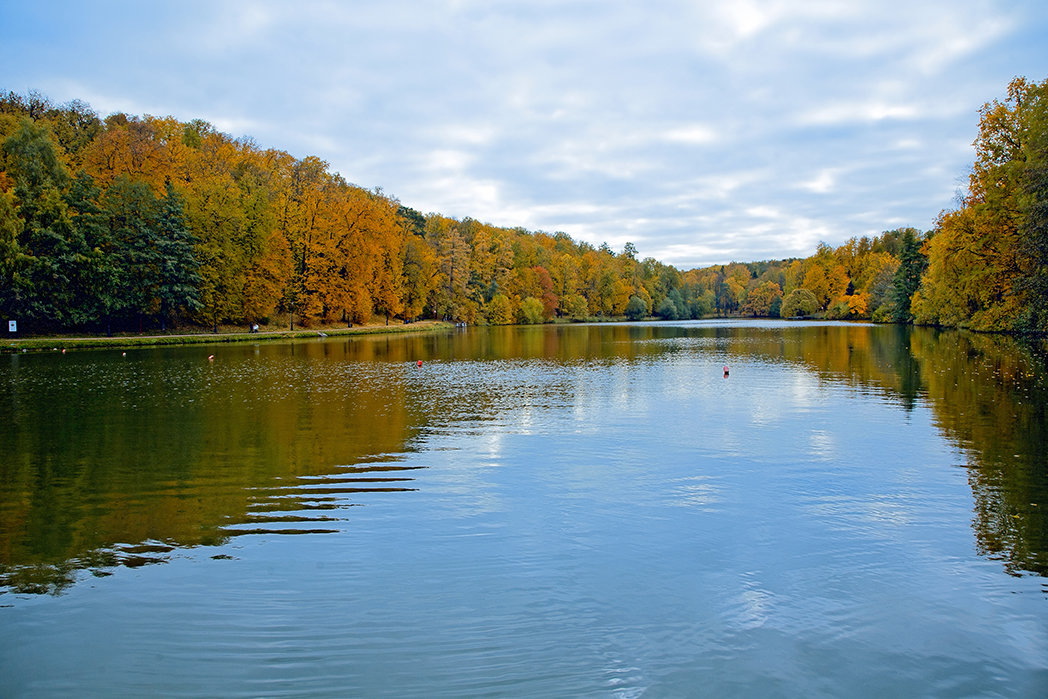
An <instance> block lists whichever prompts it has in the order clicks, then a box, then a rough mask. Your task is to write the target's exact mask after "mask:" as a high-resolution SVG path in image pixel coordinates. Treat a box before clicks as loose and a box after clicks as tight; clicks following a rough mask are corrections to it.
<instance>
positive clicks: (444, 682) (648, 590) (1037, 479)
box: [0, 321, 1048, 697]
mask: <svg viewBox="0 0 1048 699" xmlns="http://www.w3.org/2000/svg"><path fill="white" fill-rule="evenodd" d="M211 354H213V355H214V358H213V360H210V361H209V359H208V355H211ZM1046 356H1048V352H1046V349H1045V343H1044V342H1043V341H1039V342H1036V341H1030V342H1022V341H1017V340H1014V339H1011V338H1007V337H998V336H987V335H974V334H968V333H963V332H956V331H949V332H947V331H937V330H931V329H922V328H918V329H910V328H905V327H895V326H872V325H863V324H845V323H780V322H771V321H689V322H681V323H636V324H598V325H570V326H538V327H497V328H467V329H456V330H453V331H447V332H441V333H433V334H421V333H420V334H412V335H404V336H389V335H382V336H371V337H354V338H337V337H328V338H317V339H316V340H296V341H288V342H279V343H260V344H244V345H211V346H189V347H176V348H154V349H138V350H128V351H127V352H126V355H125V354H124V353H123V352H122V351H120V350H97V351H78V352H72V351H70V352H68V353H66V354H62V353H60V352H49V353H40V354H14V355H0V695H2V696H4V697H29V696H32V697H47V696H73V695H75V696H100V695H105V696H113V695H117V696H149V695H166V696H172V695H174V696H215V695H222V696H368V697H371V696H398V697H407V696H426V697H437V696H453V697H458V696H610V697H637V696H646V697H680V696H759V697H767V696H834V697H840V696H1023V697H1025V696H1029V697H1041V696H1045V695H1046V694H1048V579H1046V576H1048V362H1046ZM419 362H421V364H420V363H419ZM725 367H727V368H728V370H729V371H728V373H725V371H724V368H725Z"/></svg>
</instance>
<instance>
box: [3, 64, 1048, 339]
mask: <svg viewBox="0 0 1048 699" xmlns="http://www.w3.org/2000/svg"><path fill="white" fill-rule="evenodd" d="M1046 104H1048V80H1046V81H1044V82H1041V83H1035V82H1030V81H1027V80H1026V79H1024V78H1016V79H1014V80H1013V81H1012V82H1011V83H1010V84H1009V85H1008V87H1007V97H1006V98H1005V99H1004V101H998V100H993V101H991V102H988V103H986V104H985V105H984V106H983V108H982V109H981V110H980V119H979V123H978V129H977V136H976V138H975V141H974V146H975V161H974V163H973V165H972V168H971V172H970V174H969V182H968V187H967V192H965V193H963V194H961V195H959V197H958V207H957V208H956V209H954V210H949V211H943V212H942V213H941V214H940V215H939V217H938V218H937V220H936V221H935V222H934V225H933V226H932V228H931V229H930V230H927V231H921V230H918V229H914V228H902V229H895V230H889V231H885V232H883V233H882V234H881V235H879V236H876V237H868V236H864V237H854V238H852V239H850V240H848V241H847V242H846V243H844V244H843V245H841V246H839V247H836V248H833V247H831V246H829V245H827V244H820V245H819V246H818V249H817V250H816V251H815V253H814V254H813V255H811V256H809V257H807V258H803V259H791V260H776V261H764V262H750V263H735V262H733V263H731V264H728V265H717V266H713V267H707V268H702V269H691V270H686V271H682V270H678V269H676V268H675V267H673V266H671V265H667V264H663V263H661V262H659V261H658V260H655V259H653V258H650V257H647V258H643V259H638V252H637V249H636V247H635V246H634V245H632V244H630V243H627V244H626V245H625V247H624V249H623V250H622V251H621V252H615V251H613V250H612V249H611V248H610V247H609V246H608V245H607V244H603V245H601V246H599V247H596V246H593V245H590V244H588V243H585V242H578V241H575V240H573V239H572V238H571V237H569V236H568V235H566V234H564V233H559V232H557V233H547V232H543V231H528V230H525V229H523V228H506V227H498V226H493V225H490V224H487V223H482V222H480V221H477V220H474V219H472V218H464V219H462V220H458V219H454V218H449V217H446V216H443V215H441V214H439V213H426V214H422V213H421V212H419V211H416V210H414V209H412V208H410V207H409V206H406V205H404V204H402V203H401V202H400V201H398V200H397V199H396V198H395V197H393V196H390V195H388V194H386V193H384V192H383V191H382V190H381V189H378V188H375V189H367V188H364V187H360V186H357V185H354V184H351V183H349V182H347V181H345V180H344V179H343V178H342V177H341V176H340V175H339V174H338V173H334V172H331V171H330V168H329V165H328V163H326V162H324V161H323V160H321V159H319V158H317V157H314V156H307V157H304V158H296V157H295V156H292V155H290V154H288V153H286V152H283V151H278V150H273V149H263V148H262V147H260V146H259V145H258V144H256V143H255V142H254V141H253V140H251V139H250V138H233V137H231V136H230V135H227V134H224V133H220V132H218V131H217V130H216V129H215V128H214V127H213V126H212V125H211V124H209V123H207V122H205V121H202V120H193V121H189V122H181V121H178V120H177V119H175V118H174V117H154V116H150V115H144V116H132V115H127V114H122V113H117V114H111V115H109V116H107V117H104V118H102V117H100V116H99V115H98V114H96V113H95V112H94V111H93V110H92V109H91V108H90V106H89V105H87V104H85V103H83V102H80V101H76V100H74V101H72V102H70V103H68V104H65V105H55V104H53V103H52V102H51V101H50V100H49V99H48V98H46V97H45V96H43V95H40V94H39V93H35V92H29V93H27V94H25V95H21V94H17V93H14V92H4V93H0V320H4V321H7V320H16V321H17V323H18V329H19V331H20V333H23V334H44V333H59V332H93V333H103V332H104V333H113V332H135V331H137V332H142V331H144V330H151V331H153V330H160V331H163V330H168V329H171V328H176V327H182V326H187V325H191V326H197V327H203V328H210V329H214V330H215V331H217V330H218V329H219V327H220V326H247V325H250V324H254V323H259V324H262V325H266V326H269V325H275V324H289V325H291V326H292V327H293V326H294V325H296V324H297V325H299V326H303V327H310V326H312V325H319V324H332V323H347V324H354V323H356V324H360V323H369V322H375V321H376V320H380V321H381V320H384V321H385V322H387V323H388V322H390V321H391V320H394V321H398V322H405V323H406V322H411V321H414V320H417V319H422V318H435V319H445V320H451V321H455V322H463V323H468V324H493V325H504V324H513V323H544V322H553V321H557V320H594V319H602V318H603V319H611V318H627V319H631V320H636V319H641V318H647V317H656V318H663V319H681V318H702V317H706V316H711V315H720V316H758V317H789V318H792V317H825V318H831V319H872V320H874V321H877V322H902V323H908V322H912V323H917V324H923V325H941V326H950V327H965V328H971V329H973V330H981V331H1007V332H1043V331H1045V330H1048V127H1046V121H1048V120H1046Z"/></svg>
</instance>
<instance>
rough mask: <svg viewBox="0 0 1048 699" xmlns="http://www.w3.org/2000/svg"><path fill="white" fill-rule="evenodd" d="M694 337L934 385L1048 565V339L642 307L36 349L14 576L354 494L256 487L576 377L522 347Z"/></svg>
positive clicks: (50, 580) (977, 485)
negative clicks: (636, 315)
mask: <svg viewBox="0 0 1048 699" xmlns="http://www.w3.org/2000/svg"><path fill="white" fill-rule="evenodd" d="M680 339H684V340H685V342H684V343H681V342H678V340H680ZM695 348H699V351H703V352H705V351H709V352H712V353H716V354H724V355H729V356H730V355H735V356H740V357H758V358H760V359H762V360H766V361H773V362H788V363H791V364H801V365H803V366H805V367H807V368H808V369H810V370H811V371H813V372H815V373H816V374H818V375H819V376H821V377H823V378H824V379H826V380H830V381H834V382H843V383H845V384H848V385H851V386H854V387H855V388H856V389H857V390H861V391H864V392H870V391H875V392H880V393H883V394H884V395H885V396H887V397H889V398H890V399H891V400H895V401H898V402H899V404H901V405H902V406H903V407H905V408H906V409H907V410H910V409H912V408H913V407H914V405H915V404H916V403H917V402H918V401H921V400H925V401H927V402H928V403H929V405H930V407H931V409H932V411H933V414H934V416H935V419H936V422H937V424H938V425H939V427H940V428H941V429H942V430H943V432H944V433H945V434H946V435H947V436H948V438H950V439H951V440H954V441H955V442H956V443H957V444H958V445H959V446H960V447H961V448H963V449H964V450H965V452H966V454H967V455H968V458H969V463H968V464H967V466H968V469H969V474H970V475H969V480H970V482H971V487H972V492H973V494H974V498H975V519H974V523H973V526H974V528H975V532H976V539H977V542H978V547H979V551H980V552H981V553H983V554H984V555H989V556H992V557H994V558H998V559H1000V560H1002V561H1003V562H1004V565H1005V567H1006V569H1007V570H1008V571H1009V572H1012V573H1020V572H1023V571H1030V572H1035V573H1038V574H1040V575H1048V561H1046V552H1048V514H1046V513H1045V510H1046V509H1048V466H1046V464H1048V447H1046V445H1048V415H1046V412H1048V368H1046V362H1045V345H1044V343H1041V344H1040V345H1031V344H1023V343H1020V342H1017V341H1015V340H1013V339H1011V338H1007V337H998V336H985V335H972V334H967V333H961V332H954V331H950V332H938V331H933V330H927V329H920V328H918V329H910V328H906V327H896V326H865V325H824V326H815V325H796V326H794V325H783V326H780V327H775V328H760V327H741V326H736V327H733V326H722V327H716V326H710V327H702V326H671V325H644V324H637V325H594V326H581V327H579V326H561V327H548V326H547V327H534V328H531V327H528V328H503V327H500V328H491V329H470V330H466V331H462V332H453V333H448V334H441V335H419V336H413V337H399V338H389V337H381V338H372V339H367V340H353V341H345V342H334V341H327V342H323V343H303V344H299V345H294V346H293V347H292V348H286V347H285V348H283V349H281V348H279V347H276V346H273V347H271V348H267V349H266V350H264V351H263V353H262V355H261V357H259V356H250V355H248V356H244V355H237V356H236V357H230V358H227V359H225V360H224V361H223V362H220V363H217V364H215V365H211V366H205V364H206V363H200V362H187V361H186V359H185V357H186V356H187V354H191V353H187V352H184V351H181V350H177V351H172V352H171V353H170V354H169V355H168V354H165V353H164V352H160V351H158V352H157V353H156V354H155V355H153V360H154V361H155V363H156V366H152V367H150V366H147V365H145V364H143V365H136V364H134V363H131V362H128V361H125V360H122V359H120V358H118V357H114V358H112V364H107V360H103V359H99V358H94V359H93V360H91V361H85V362H84V363H80V364H78V363H76V362H75V361H73V362H70V361H68V359H69V358H68V357H67V358H66V361H65V364H61V363H59V362H56V361H53V359H46V358H34V363H32V364H30V363H29V362H26V363H25V367H30V366H32V367H35V368H34V369H33V370H32V371H24V368H23V369H18V368H17V367H15V369H13V371H16V373H17V372H19V371H22V372H24V373H23V374H22V375H21V376H20V377H16V379H13V381H14V383H13V384H12V385H13V386H14V388H15V389H16V390H14V391H13V393H12V395H11V396H10V398H9V399H5V400H8V401H9V402H8V404H9V405H10V412H9V414H10V415H11V416H12V417H13V419H12V422H11V425H10V428H9V429H6V430H2V431H0V450H2V453H3V454H5V455H6V457H5V458H4V459H3V460H0V584H5V585H7V586H8V587H10V588H11V589H15V590H19V591H23V592H36V593H40V592H59V591H61V590H62V589H64V588H65V587H68V586H69V585H70V584H72V583H73V582H75V580H76V578H77V575H78V574H79V573H80V571H84V570H88V571H91V572H92V573H93V574H95V575H106V574H108V571H109V570H110V569H111V568H112V567H113V566H117V565H124V566H139V565H145V564H149V563H155V562H162V561H163V560H166V554H167V552H169V551H171V550H172V548H173V547H188V546H200V545H211V544H216V543H220V542H222V541H224V540H226V538H227V537H228V536H229V535H230V532H231V529H230V527H236V526H237V525H244V526H248V527H251V526H257V525H259V523H260V522H262V519H260V518H261V517H264V516H265V517H268V518H269V519H270V520H272V521H269V522H265V523H264V524H266V525H267V526H268V525H272V524H273V523H274V522H277V521H280V520H279V519H277V515H276V514H275V513H274V512H273V511H272V510H273V509H274V508H276V503H282V504H280V507H279V508H278V509H284V508H286V509H287V510H288V511H289V512H297V513H299V514H302V513H306V518H307V519H308V520H310V521H320V520H321V519H322V518H323V512H324V511H326V510H327V509H328V508H337V507H344V506H345V504H346V499H347V498H350V499H356V495H352V496H346V495H342V496H339V497H337V498H335V497H334V496H332V500H333V501H323V500H320V499H313V500H308V499H307V497H306V496H304V495H303V496H301V497H298V496H295V495H294V493H293V492H292V493H291V494H290V496H289V497H286V498H283V499H279V500H272V501H270V502H269V503H268V505H265V506H261V505H262V504H261V503H260V502H259V501H258V497H259V496H258V489H259V487H260V486H263V487H267V486H271V485H272V484H273V483H283V484H288V485H291V484H293V483H295V482H297V480H296V479H302V478H319V477H330V476H332V475H333V474H335V475H341V476H342V477H343V479H344V480H345V479H349V480H352V479H354V478H359V477H362V476H360V475H359V474H357V475H353V474H348V473H344V472H340V470H339V469H344V468H346V467H348V466H350V465H353V464H357V465H358V466H360V465H362V464H365V463H366V462H367V461H369V460H370V459H373V458H374V457H376V456H379V457H381V458H395V455H397V454H401V453H403V451H404V450H405V449H409V448H410V444H411V441H412V440H413V439H415V438H416V437H417V436H418V435H419V434H420V430H421V429H424V428H426V426H433V425H437V426H439V425H444V424H451V423H454V422H456V421H457V420H458V419H460V418H462V417H469V416H472V417H471V419H475V418H477V417H478V416H479V417H485V418H486V419H497V418H498V417H499V416H498V415H497V414H496V412H497V411H498V410H501V409H504V408H505V406H507V405H520V404H523V403H527V404H531V405H536V404H543V401H563V400H565V399H566V398H565V395H567V394H570V393H571V386H561V385H557V384H556V382H555V381H554V382H551V380H548V379H544V378H543V374H542V369H541V363H538V364H537V363H534V362H523V363H521V362H519V361H518V360H532V359H540V360H544V361H554V362H571V363H578V365H579V366H594V365H599V364H601V363H604V362H616V363H617V362H621V361H623V360H625V361H627V362H629V361H634V360H644V359H646V358H649V357H656V356H659V355H662V354H664V353H666V352H676V351H686V352H690V351H694V350H695ZM292 349H293V352H292ZM280 352H286V354H290V355H291V357H292V360H288V358H287V357H286V356H283V358H282V359H281V358H280V357H279V353H280ZM274 355H276V356H277V359H279V361H276V360H274ZM267 356H268V357H270V359H269V360H267V359H266V357H267ZM419 359H421V360H423V367H422V368H421V369H418V368H416V366H415V362H416V361H417V360H419ZM234 360H235V361H234ZM271 360H272V361H273V363H272V364H271V366H270V369H271V370H269V371H261V370H260V367H265V366H267V364H266V362H267V361H271ZM297 360H301V361H297ZM433 360H435V361H436V364H433V365H432V366H431V364H432V362H433ZM455 360H471V361H470V362H466V363H458V364H454V365H452V364H449V362H453V361H455ZM13 361H18V360H17V359H15V360H13ZM142 361H146V360H142ZM492 361H495V362H503V364H502V365H501V366H500V370H499V371H498V372H487V374H486V375H485V376H476V375H472V374H470V375H463V374H462V372H467V373H468V372H470V371H473V372H474V373H475V372H477V371H483V370H484V367H490V366H491V365H490V364H489V362H492ZM478 367H479V368H478ZM85 371H86V372H88V374H87V376H86V378H85V374H84V372H85ZM419 372H421V373H419ZM13 376H15V374H13ZM92 377H93V378H92ZM85 383H86V384H88V385H90V386H91V390H89V391H83V390H81V387H82V386H83V385H84V384H85ZM0 407H2V406H0ZM382 455H385V456H382ZM375 470H378V469H377V468H376V469H375ZM373 475H374V474H373ZM391 475H392V474H391ZM401 475H404V474H401ZM396 485H397V484H396V483H389V484H386V486H385V487H389V486H396ZM360 486H361V483H343V484H342V485H341V486H338V487H343V488H358V489H359V487H360ZM368 487H370V486H368ZM376 487H378V484H376ZM347 492H348V491H347ZM334 500H337V502H335V501H334ZM1031 503H1036V505H1034V504H1031ZM267 508H268V509H267ZM311 510H315V511H316V512H313V513H310V511H311ZM266 512H268V514H266ZM314 515H315V516H314ZM281 516H283V517H284V521H287V519H286V517H287V515H286V513H285V515H281ZM233 533H235V532H233Z"/></svg>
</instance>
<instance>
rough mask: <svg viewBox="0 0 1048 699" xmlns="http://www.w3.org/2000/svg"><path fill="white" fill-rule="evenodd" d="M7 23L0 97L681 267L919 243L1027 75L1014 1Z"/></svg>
mask: <svg viewBox="0 0 1048 699" xmlns="http://www.w3.org/2000/svg"><path fill="white" fill-rule="evenodd" d="M16 5H17V6H14V7H12V8H10V9H9V10H6V15H5V22H4V23H2V24H0V61H2V62H3V65H4V66H5V78H6V80H7V81H8V82H7V84H6V85H0V87H6V88H7V89H16V90H24V89H29V88H35V89H39V90H42V91H44V92H45V93H48V94H49V95H50V96H51V97H52V98H53V99H55V100H56V101H59V102H61V101H66V100H69V99H73V98H80V99H83V100H85V101H88V102H89V103H91V104H92V106H94V107H95V109H96V110H98V111H100V112H102V113H103V115H104V114H107V113H110V112H114V111H126V112H129V113H135V114H143V113H150V114H156V115H173V116H175V117H177V118H179V119H183V120H189V119H193V118H203V119H206V120H208V121H210V122H212V123H213V124H214V125H215V126H216V127H217V128H219V129H221V130H223V131H226V132H228V133H231V134H232V135H234V136H241V135H247V136H252V137H254V139H255V141H256V142H257V143H258V144H259V145H260V146H262V147H264V148H276V149H280V150H286V151H288V152H289V153H291V154H292V155H295V156H297V157H305V156H309V155H316V156H318V157H320V158H321V159H323V160H325V161H327V162H329V163H330V164H331V167H332V169H333V170H335V171H338V172H340V173H341V174H342V175H343V176H344V177H346V179H348V180H350V181H352V182H356V183H357V184H360V185H362V186H365V187H369V188H371V187H382V188H383V190H384V191H386V192H387V193H390V194H393V195H395V196H397V197H399V198H400V199H401V200H402V201H403V203H405V204H406V205H408V206H412V207H414V208H417V209H419V210H421V211H424V212H439V213H443V214H446V215H450V216H455V217H465V216H472V217H474V218H478V219H481V220H485V221H490V222H492V223H495V224H498V225H507V226H518V225H519V226H524V227H527V228H530V229H533V230H537V229H541V230H546V231H558V230H561V231H564V232H567V233H569V234H570V235H572V236H574V237H576V238H578V239H582V240H586V241H589V242H592V243H594V244H599V243H600V242H603V241H608V242H609V244H612V245H613V246H614V247H616V248H621V245H622V244H624V243H625V242H626V241H627V240H628V241H631V242H634V243H635V244H636V245H637V246H638V248H639V249H640V250H641V254H642V255H644V256H649V255H650V256H654V257H656V258H658V259H662V260H663V261H666V262H670V263H673V264H677V265H680V266H683V267H687V266H693V265H699V264H712V263H723V262H728V261H730V260H732V259H736V260H743V259H763V258H781V257H789V256H800V255H806V254H810V253H811V252H812V251H813V250H814V246H815V245H816V244H817V243H818V242H819V241H820V240H825V241H827V242H829V243H831V244H836V243H840V242H843V241H844V240H846V239H847V238H850V237H852V236H854V235H863V234H869V233H872V234H876V233H878V232H879V231H881V230H884V229H887V228H891V227H895V226H897V225H913V226H916V227H918V228H928V227H930V226H931V225H932V224H933V221H934V219H935V216H936V215H937V214H938V212H939V211H940V210H941V209H943V208H945V207H948V206H950V205H951V204H952V198H953V193H954V191H955V190H956V188H957V187H958V185H962V186H963V184H964V182H963V180H964V177H965V174H966V172H967V167H968V164H969V163H970V161H971V159H972V148H971V142H972V140H973V139H974V137H975V133H976V128H977V121H978V108H979V106H980V105H981V104H982V103H983V102H985V101H988V100H990V99H993V98H995V97H1000V96H1003V93H1004V89H1005V86H1006V84H1007V82H1008V80H1009V79H1010V78H1011V77H1013V76H1014V75H1028V76H1030V77H1031V78H1032V79H1043V78H1045V77H1046V76H1045V75H1043V71H1044V65H1045V62H1044V58H1045V52H1044V48H1043V43H1044V42H1043V36H1044V34H1045V30H1048V6H1044V5H1043V4H1042V3H1034V2H1019V3H1005V2H1003V0H951V1H947V0H930V1H929V2H922V3H913V2H901V1H897V0H878V1H874V0H856V1H855V2H848V3H841V2H838V1H837V0H807V1H804V2H801V1H800V0H717V1H714V2H703V3H693V2H688V1H686V0H653V1H652V2H650V3H644V4H637V3H627V2H615V1H612V2H598V1H596V0H533V1H532V2H523V1H519V2H518V1H516V0H505V1H503V2H498V3H490V2H481V1H479V0H469V1H466V0H461V1H453V0H448V1H446V2H434V3H429V2H416V1H412V0H387V1H386V2H383V3H363V4H362V3H353V4H341V3H334V2H317V1H313V0H299V1H298V2H295V3H294V4H287V3H284V2H278V1H276V0H257V1H256V2H252V3H249V4H244V3H239V2H228V1H227V2H214V3H212V2H203V0H195V1H193V0H187V2H182V3H167V4H162V3H145V4H139V5H136V6H135V8H134V12H127V11H123V9H122V8H121V7H120V5H119V3H117V4H114V5H101V6H94V5H90V6H89V5H75V4H74V5H67V6H62V7H58V6H56V5H52V4H49V3H24V4H20V5H19V4H16ZM1038 71H1040V74H1039V73H1038Z"/></svg>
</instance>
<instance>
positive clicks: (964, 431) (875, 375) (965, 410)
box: [725, 326, 1048, 576]
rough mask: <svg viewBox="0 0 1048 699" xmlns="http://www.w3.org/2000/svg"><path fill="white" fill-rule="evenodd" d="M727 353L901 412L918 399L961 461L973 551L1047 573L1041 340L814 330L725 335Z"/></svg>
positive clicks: (1046, 405)
mask: <svg viewBox="0 0 1048 699" xmlns="http://www.w3.org/2000/svg"><path fill="white" fill-rule="evenodd" d="M725 339H726V341H727V342H726V347H727V349H728V351H729V352H731V353H735V354H740V355H756V356H760V357H762V358H765V359H773V360H787V361H790V362H798V363H801V364H804V365H805V366H807V367H809V368H811V369H812V370H814V371H816V372H817V373H818V374H819V375H820V376H823V377H824V378H827V379H830V380H833V381H841V382H845V383H847V384H849V385H853V386H856V387H861V388H864V389H867V390H868V389H870V388H874V389H879V390H882V391H884V392H885V394H886V395H889V396H891V397H893V399H896V400H898V401H899V402H900V403H901V404H902V405H903V406H904V407H906V408H907V409H912V407H913V406H914V404H915V403H916V401H917V400H918V399H920V398H922V397H923V398H924V399H925V400H926V401H927V402H928V404H929V406H930V407H931V410H932V412H933V415H934V416H935V420H936V424H937V425H938V426H939V428H940V429H942V431H943V433H944V434H945V435H946V436H947V438H948V439H950V440H952V441H953V442H955V443H956V444H957V445H958V446H959V447H960V448H962V449H963V450H964V452H965V454H967V456H968V459H969V463H968V464H967V467H968V470H969V482H970V483H971V488H972V493H973V495H974V498H975V518H974V520H973V527H974V529H975V535H976V540H977V542H978V548H979V552H980V553H982V554H983V555H988V556H991V557H993V558H995V559H999V560H1002V561H1003V562H1004V565H1005V568H1006V570H1008V571H1009V572H1011V573H1013V574H1019V573H1021V572H1023V571H1026V572H1033V573H1037V574H1039V575H1046V576H1048V363H1046V354H1048V352H1046V343H1045V342H1044V341H1043V340H1042V341H1033V342H1029V341H1019V340H1016V339H1014V338H1011V337H1007V336H1000V335H982V334H974V333H965V332H959V331H938V330H930V329H926V328H912V329H911V328H908V327H903V326H885V327H876V326H874V327H871V326H821V327H820V326H815V327H798V328H796V329H785V330H783V331H778V330H775V331H768V332H766V333H758V334H757V335H756V339H755V337H754V336H749V335H748V334H746V333H744V332H740V331H734V330H732V331H730V332H729V333H727V334H726V335H725Z"/></svg>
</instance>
